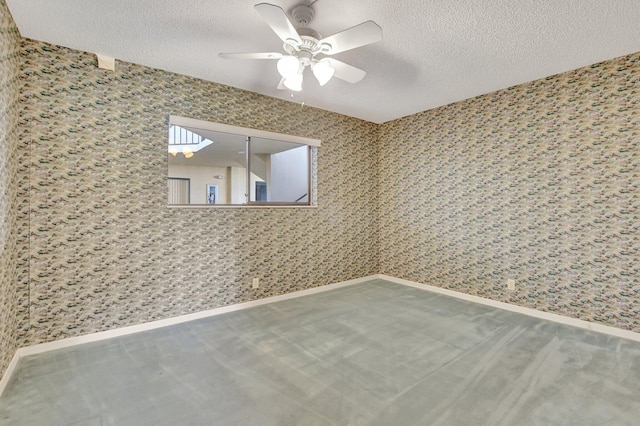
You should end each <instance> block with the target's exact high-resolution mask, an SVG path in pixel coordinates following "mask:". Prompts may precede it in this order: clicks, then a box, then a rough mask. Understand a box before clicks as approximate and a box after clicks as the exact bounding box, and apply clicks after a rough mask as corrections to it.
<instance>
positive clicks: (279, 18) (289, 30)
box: [255, 3, 302, 46]
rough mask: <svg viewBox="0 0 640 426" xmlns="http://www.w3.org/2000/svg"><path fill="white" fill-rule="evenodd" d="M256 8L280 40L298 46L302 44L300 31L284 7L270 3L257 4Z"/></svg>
mask: <svg viewBox="0 0 640 426" xmlns="http://www.w3.org/2000/svg"><path fill="white" fill-rule="evenodd" d="M255 8H256V11H258V13H259V14H260V15H261V16H262V18H263V19H264V20H265V21H267V24H269V26H270V27H271V29H272V30H273V31H274V32H275V33H276V34H277V35H278V37H280V40H282V41H284V42H285V43H288V44H294V45H296V46H297V45H299V44H302V39H301V38H300V35H298V31H296V28H295V27H294V26H293V24H292V23H291V21H290V20H289V18H288V17H287V14H286V13H285V12H284V10H282V8H280V7H278V6H276V5H273V4H269V3H260V4H256V5H255Z"/></svg>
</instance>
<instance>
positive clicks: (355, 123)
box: [21, 40, 379, 344]
mask: <svg viewBox="0 0 640 426" xmlns="http://www.w3.org/2000/svg"><path fill="white" fill-rule="evenodd" d="M22 54H23V57H22V70H21V73H22V78H23V80H24V82H25V83H24V87H23V94H22V100H23V102H22V103H21V107H22V110H21V118H22V121H23V123H24V126H25V127H26V128H27V129H28V133H29V135H30V151H31V158H30V167H31V170H30V187H29V190H30V200H31V202H30V216H31V219H30V220H31V228H30V229H31V232H30V247H31V250H30V253H29V259H30V270H29V276H30V281H29V296H30V299H29V302H30V303H29V316H28V327H27V329H28V331H27V332H26V335H25V339H26V341H27V342H28V343H29V344H34V343H39V342H45V341H50V340H56V339H60V338H64V337H70V336H76V335H81V334H86V333H90V332H95V331H100V330H107V329H112V328H116V327H122V326H127V325H132V324H139V323H142V322H147V321H150V320H155V319H161V318H167V317H172V316H177V315H181V314H186V313H191V312H197V311H202V310H206V309H211V308H215V307H218V306H222V305H228V304H232V303H239V302H244V301H248V300H252V299H256V298H262V297H266V296H272V295H277V294H282V293H287V292H291V291H295V290H301V289H305V288H309V287H314V286H319V285H324V284H329V283H333V282H338V281H343V280H348V279H352V278H357V277H362V276H366V275H370V274H374V273H377V271H378V269H379V262H378V255H377V246H378V244H377V241H378V236H377V232H378V225H377V220H378V216H377V205H378V200H377V197H378V195H377V194H378V192H377V169H376V168H375V167H372V165H373V164H375V162H376V158H377V138H376V136H377V128H376V126H375V125H374V124H371V123H367V122H364V121H361V120H357V119H352V118H348V117H344V116H340V115H338V114H334V113H329V112H325V111H320V110H317V109H312V108H308V107H303V106H301V105H299V104H294V103H291V102H285V101H280V100H276V99H273V98H267V97H264V96H261V95H257V94H253V93H249V92H244V91H240V90H236V89H233V88H230V87H225V86H221V85H218V84H213V83H209V82H205V81H201V80H197V79H194V78H189V77H186V76H181V75H176V74H171V73H168V72H164V71H160V70H156V69H151V68H146V67H143V66H139V65H134V64H130V63H122V62H118V63H117V68H116V72H115V73H113V72H109V71H104V70H100V69H98V68H97V67H96V60H95V56H94V55H91V54H87V53H83V52H78V51H74V50H69V49H66V48H61V47H55V46H52V45H49V44H45V43H40V42H36V41H30V40H25V41H24V42H23V48H22ZM170 114H175V115H180V116H184V117H191V118H196V119H200V120H210V121H215V122H221V123H226V124H231V125H238V126H243V127H251V128H260V129H263V130H268V131H275V132H281V133H289V134H295V135H303V136H308V137H312V138H318V139H321V140H322V147H320V148H319V149H318V154H317V155H318V164H319V166H318V170H317V178H318V194H317V199H318V208H306V209H290V208H289V209H255V210H250V209H240V208H235V209H218V210H215V209H171V208H168V207H167V206H166V203H167V193H166V192H167V183H166V177H167V176H166V173H167V151H166V138H167V136H166V135H167V128H168V117H169V115H170ZM204 190H205V188H203V191H204ZM254 277H258V278H260V283H261V287H260V288H259V289H258V290H252V289H251V280H252V278H254Z"/></svg>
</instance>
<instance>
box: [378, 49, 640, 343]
mask: <svg viewBox="0 0 640 426" xmlns="http://www.w3.org/2000/svg"><path fill="white" fill-rule="evenodd" d="M639 144H640V54H634V55H630V56H626V57H622V58H618V59H615V60H612V61H607V62H604V63H600V64H596V65H593V66H590V67H585V68H581V69H578V70H575V71H572V72H567V73H564V74H561V75H556V76H552V77H549V78H546V79H542V80H538V81H534V82H531V83H529V84H524V85H520V86H517V87H513V88H510V89H506V90H501V91H498V92H495V93H491V94H488V95H485V96H481V97H478V98H474V99H469V100H466V101H463V102H460V103H456V104H452V105H448V106H445V107H441V108H438V109H435V110H430V111H426V112H423V113H420V114H416V115H413V116H410V117H406V118H403V119H400V120H396V121H393V122H389V123H386V124H384V125H382V126H381V127H380V176H381V180H380V185H381V194H380V218H381V219H380V220H381V234H380V240H381V243H380V244H381V246H380V258H381V272H383V273H385V274H389V275H392V276H396V277H400V278H405V279H409V280H415V281H419V282H423V283H428V284H431V285H435V286H439V287H444V288H448V289H453V290H457V291H461V292H465V293H469V294H474V295H478V296H482V297H487V298H490V299H494V300H499V301H503V302H508V303H513V304H517V305H522V306H526V307H531V308H535V309H539V310H542V311H548V312H553V313H557V314H561V315H566V316H569V317H575V318H580V319H583V320H587V321H595V322H599V323H603V324H606V325H612V326H617V327H620V328H623V329H630V330H634V331H636V332H640V240H639V238H638V236H639V232H640V220H639V218H640V187H639V185H640V179H639V178H640V146H639ZM508 278H513V279H515V280H516V290H515V291H513V292H511V291H508V290H507V289H506V280H507V279H508Z"/></svg>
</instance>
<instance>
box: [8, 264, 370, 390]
mask: <svg viewBox="0 0 640 426" xmlns="http://www.w3.org/2000/svg"><path fill="white" fill-rule="evenodd" d="M375 278H377V275H370V276H367V277H362V278H355V279H352V280H347V281H342V282H338V283H334V284H327V285H323V286H319V287H313V288H309V289H306V290H300V291H294V292H292V293H287V294H282V295H279V296H271V297H265V298H264V299H258V300H252V301H250V302H244V303H238V304H235V305H229V306H223V307H220V308H215V309H210V310H207V311H202V312H196V313H193V314H187V315H180V316H177V317H173V318H166V319H162V320H157V321H151V322H147V323H143V324H137V325H132V326H129V327H122V328H117V329H114V330H107V331H100V332H97V333H91V334H86V335H83V336H77V337H69V338H66V339H61V340H56V341H55V342H47V343H39V344H37V345H32V346H26V347H23V348H19V349H18V350H17V351H16V353H15V355H14V356H13V359H12V360H11V363H10V364H9V366H8V368H7V371H5V373H4V374H3V375H2V380H0V396H2V393H3V392H4V390H5V388H6V386H7V384H8V383H9V380H10V379H11V376H12V374H13V372H14V371H15V368H16V366H17V365H18V362H19V360H20V358H22V357H25V356H29V355H36V354H40V353H43V352H48V351H53V350H56V349H62V348H68V347H71V346H76V345H81V344H83V343H90V342H97V341H100V340H106V339H111V338H113V337H118V336H125V335H127V334H134V333H140V332H142V331H148V330H154V329H157V328H162V327H167V326H170V325H175V324H180V323H184V322H189V321H193V320H197V319H201V318H207V317H212V316H216V315H221V314H226V313H228V312H234V311H240V310H242V309H247V308H251V307H254V306H261V305H266V304H268V303H273V302H280V301H283V300H289V299H295V298H297V297H302V296H308V295H311V294H316V293H322V292H325V291H329V290H333V289H336V288H341V287H347V286H350V285H354V284H361V283H364V282H367V281H370V280H372V279H375Z"/></svg>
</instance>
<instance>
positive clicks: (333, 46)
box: [318, 21, 382, 55]
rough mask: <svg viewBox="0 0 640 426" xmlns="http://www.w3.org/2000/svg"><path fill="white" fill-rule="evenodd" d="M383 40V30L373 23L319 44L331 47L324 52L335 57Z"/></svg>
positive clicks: (341, 33)
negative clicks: (337, 54)
mask: <svg viewBox="0 0 640 426" xmlns="http://www.w3.org/2000/svg"><path fill="white" fill-rule="evenodd" d="M380 40H382V28H380V26H378V24H376V23H375V22H373V21H367V22H363V23H362V24H359V25H356V26H355V27H351V28H348V29H346V30H344V31H340V32H339V33H336V34H334V35H332V36H329V37H325V38H323V39H322V40H320V41H319V42H318V43H319V44H320V46H322V45H323V44H327V45H328V46H329V47H328V48H326V50H325V49H323V50H322V53H324V54H325V55H335V54H336V53H340V52H344V51H345V50H350V49H355V48H356V47H361V46H365V45H367V44H371V43H375V42H377V41H380Z"/></svg>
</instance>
